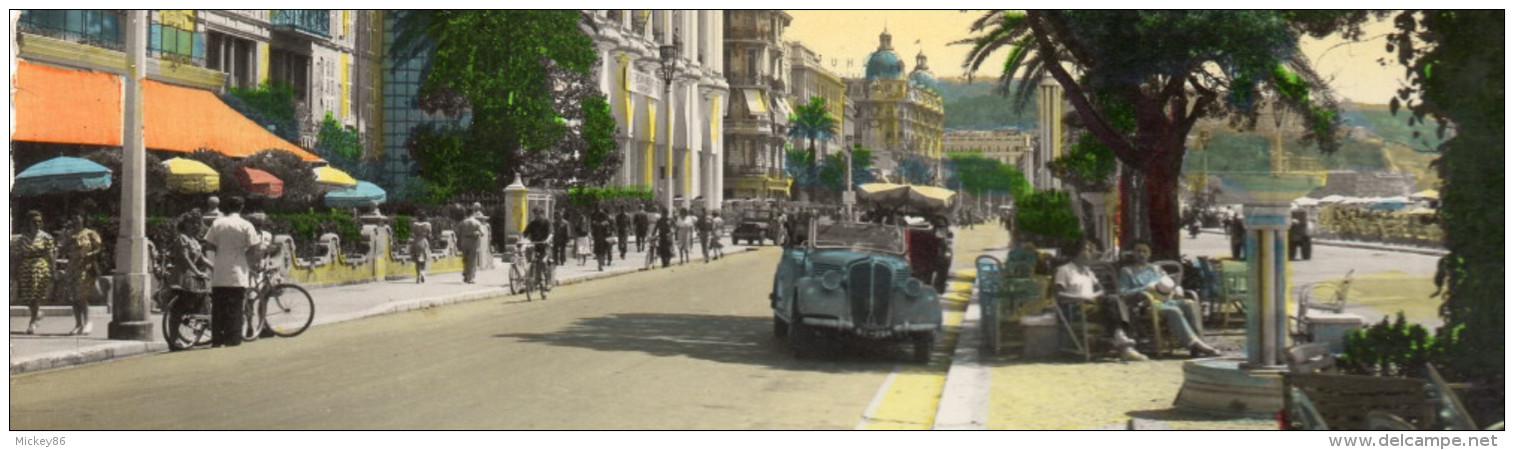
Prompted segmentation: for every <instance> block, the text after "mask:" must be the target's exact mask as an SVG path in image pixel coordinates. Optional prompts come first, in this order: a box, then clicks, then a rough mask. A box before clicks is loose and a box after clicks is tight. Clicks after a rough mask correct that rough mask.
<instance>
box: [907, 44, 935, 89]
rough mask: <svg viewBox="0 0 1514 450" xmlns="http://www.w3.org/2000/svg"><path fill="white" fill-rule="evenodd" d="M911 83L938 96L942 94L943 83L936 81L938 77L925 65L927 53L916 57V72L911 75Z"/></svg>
mask: <svg viewBox="0 0 1514 450" xmlns="http://www.w3.org/2000/svg"><path fill="white" fill-rule="evenodd" d="M909 82H910V83H911V84H914V85H916V86H920V87H923V88H926V89H930V90H931V92H935V93H936V94H940V93H941V83H940V82H939V81H936V76H935V75H934V74H932V73H930V66H928V65H926V64H925V52H921V53H920V54H919V55H915V70H913V71H911V72H910V73H909Z"/></svg>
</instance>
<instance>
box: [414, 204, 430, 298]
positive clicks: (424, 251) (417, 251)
mask: <svg viewBox="0 0 1514 450" xmlns="http://www.w3.org/2000/svg"><path fill="white" fill-rule="evenodd" d="M426 219H427V217H426V213H420V214H417V215H416V217H415V222H411V223H410V257H411V258H413V259H415V282H416V283H425V282H426V268H427V267H429V266H430V265H431V222H429V221H427V220H426Z"/></svg>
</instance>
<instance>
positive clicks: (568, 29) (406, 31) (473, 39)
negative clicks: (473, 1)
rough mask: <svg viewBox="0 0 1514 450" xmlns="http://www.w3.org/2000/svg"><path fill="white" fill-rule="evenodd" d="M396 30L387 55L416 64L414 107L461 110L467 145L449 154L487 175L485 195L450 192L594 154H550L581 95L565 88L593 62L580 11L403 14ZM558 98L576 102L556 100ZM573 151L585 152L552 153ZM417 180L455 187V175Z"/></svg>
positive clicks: (437, 172)
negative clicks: (420, 62) (418, 103)
mask: <svg viewBox="0 0 1514 450" xmlns="http://www.w3.org/2000/svg"><path fill="white" fill-rule="evenodd" d="M395 26H396V39H395V44H394V46H393V47H391V49H390V52H391V53H390V54H391V56H393V57H395V58H396V59H398V60H401V61H406V60H408V59H409V58H415V57H425V61H426V64H425V66H424V69H423V71H422V73H423V74H424V77H425V80H424V81H423V82H422V85H421V92H420V94H421V97H422V106H423V107H426V108H428V109H430V110H440V111H447V112H452V113H461V112H462V111H464V110H465V111H467V113H468V115H469V116H470V117H471V123H470V124H469V132H468V137H469V144H468V145H466V146H462V147H460V148H459V147H456V146H454V147H449V148H450V149H451V150H450V151H453V152H456V153H460V154H458V155H455V156H458V157H461V158H463V160H465V161H468V162H469V163H470V164H471V166H472V168H476V169H481V170H485V171H487V173H491V174H494V176H492V177H491V181H492V182H493V185H492V186H491V185H480V183H477V182H469V183H467V184H465V185H460V186H455V188H458V189H461V190H463V191H470V190H471V191H481V190H492V188H495V187H498V186H499V185H502V184H505V183H508V182H509V181H510V180H512V179H513V178H514V176H515V175H516V174H517V173H520V172H521V170H522V168H524V167H528V166H533V165H534V166H535V167H533V168H535V169H538V170H539V169H541V167H542V166H546V165H551V164H555V163H558V162H561V161H563V160H571V159H574V158H584V157H590V155H589V153H595V150H594V149H592V148H584V147H581V146H580V147H579V148H569V147H573V146H561V145H559V143H560V142H561V141H562V139H563V138H564V137H565V136H567V135H568V134H569V132H570V123H569V122H568V120H567V119H566V118H565V117H566V116H570V115H573V113H572V112H570V111H568V109H570V108H569V105H571V106H572V107H581V106H582V105H583V104H584V103H582V102H583V95H582V92H583V90H581V89H572V86H571V85H573V84H575V80H574V79H573V76H587V75H588V74H590V72H591V71H592V70H593V68H594V66H595V64H596V62H597V52H596V51H595V48H594V44H593V41H592V40H591V39H590V38H589V36H588V35H587V34H585V32H584V29H583V27H592V24H591V23H590V22H589V21H587V20H585V19H584V17H583V16H582V13H580V12H579V11H572V10H555V11H548V10H512V11H497V10H424V11H419V10H415V11H404V12H403V13H402V16H401V17H400V18H399V19H398V20H397V22H396V25H395ZM565 84H566V85H568V86H566V87H567V89H564V85H565ZM564 92H575V93H579V95H580V96H579V97H576V98H564V97H565V96H564V95H563V93H564ZM595 114H597V112H596V113H595ZM596 120H597V119H596ZM582 123H587V122H580V124H582ZM596 145H597V144H596ZM526 150H529V151H526ZM418 151H420V152H425V151H428V150H427V149H426V148H424V147H420V148H418ZM572 152H588V153H586V154H583V155H572V156H564V155H563V154H561V153H572ZM594 158H599V159H603V158H600V157H594ZM422 164H423V165H424V164H425V162H424V161H422ZM422 174H423V176H428V177H430V178H429V179H430V180H431V181H432V182H433V183H434V184H451V183H455V182H457V181H460V180H457V179H451V180H449V179H444V178H447V177H453V176H455V175H458V176H460V175H459V174H454V173H451V172H449V171H445V170H442V169H440V168H430V169H427V168H425V167H423V168H422ZM526 175H528V176H529V175H533V174H526ZM462 178H463V179H466V180H475V179H477V177H472V176H462ZM538 179H540V178H538ZM554 182H555V184H562V183H566V182H568V181H567V180H554ZM546 184H554V183H546Z"/></svg>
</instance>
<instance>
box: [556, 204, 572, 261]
mask: <svg viewBox="0 0 1514 450" xmlns="http://www.w3.org/2000/svg"><path fill="white" fill-rule="evenodd" d="M572 229H573V227H571V226H569V225H568V217H567V215H566V214H564V213H563V211H562V210H558V211H557V220H556V221H554V222H552V259H553V260H554V261H553V262H555V263H556V264H557V265H559V266H561V265H563V263H564V262H566V261H567V260H568V258H567V256H568V242H570V241H572V240H573V232H572V231H571V230H572Z"/></svg>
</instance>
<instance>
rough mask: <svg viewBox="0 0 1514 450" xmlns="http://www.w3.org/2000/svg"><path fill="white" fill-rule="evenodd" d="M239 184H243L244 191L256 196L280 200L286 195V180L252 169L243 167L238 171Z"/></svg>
mask: <svg viewBox="0 0 1514 450" xmlns="http://www.w3.org/2000/svg"><path fill="white" fill-rule="evenodd" d="M237 182H239V183H242V189H246V190H247V192H251V193H253V194H254V195H261V196H264V197H268V198H279V197H280V196H282V195H284V180H280V179H279V177H275V176H273V174H271V173H268V172H264V171H261V170H258V169H254V168H251V167H243V168H241V169H238V170H237Z"/></svg>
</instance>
